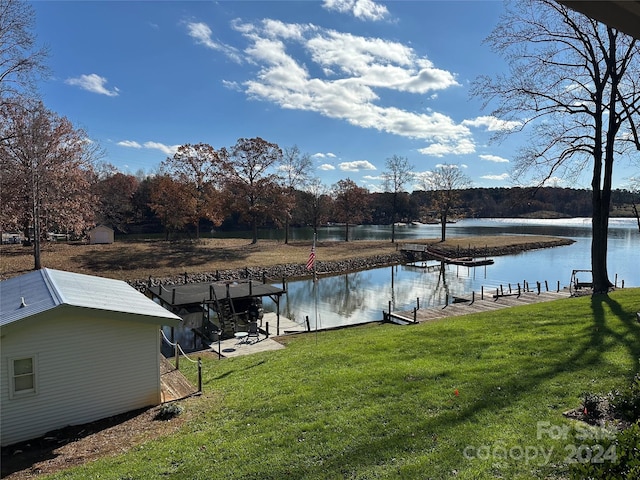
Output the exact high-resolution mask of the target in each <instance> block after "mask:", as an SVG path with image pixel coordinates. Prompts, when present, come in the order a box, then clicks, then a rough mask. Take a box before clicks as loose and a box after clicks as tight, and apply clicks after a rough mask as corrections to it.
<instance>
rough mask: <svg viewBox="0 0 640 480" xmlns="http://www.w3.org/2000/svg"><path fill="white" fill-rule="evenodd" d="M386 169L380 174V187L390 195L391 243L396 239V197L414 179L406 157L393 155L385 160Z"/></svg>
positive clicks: (411, 167) (411, 166)
mask: <svg viewBox="0 0 640 480" xmlns="http://www.w3.org/2000/svg"><path fill="white" fill-rule="evenodd" d="M386 167H387V169H386V170H385V171H384V172H383V174H382V187H383V188H384V191H385V192H389V193H391V243H394V242H395V239H396V216H397V213H398V196H399V195H400V194H401V193H402V192H403V190H404V186H405V185H406V184H407V183H408V182H410V181H411V180H412V179H413V178H414V176H415V175H414V173H413V171H412V170H413V168H414V167H413V165H410V164H409V160H408V159H407V157H401V156H399V155H393V156H392V157H390V158H387V160H386Z"/></svg>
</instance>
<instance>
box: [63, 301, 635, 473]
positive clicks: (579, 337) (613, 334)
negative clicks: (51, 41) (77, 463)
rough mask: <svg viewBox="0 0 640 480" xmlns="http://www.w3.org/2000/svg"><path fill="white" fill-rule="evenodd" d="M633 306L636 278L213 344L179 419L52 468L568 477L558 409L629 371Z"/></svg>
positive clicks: (573, 445)
mask: <svg viewBox="0 0 640 480" xmlns="http://www.w3.org/2000/svg"><path fill="white" fill-rule="evenodd" d="M639 309H640V289H628V290H620V291H617V292H614V293H612V294H611V295H610V297H599V298H596V299H591V298H589V297H583V298H574V299H566V300H558V301H555V302H549V303H543V304H537V305H530V306H525V307H517V308H513V309H505V310H500V311H497V312H492V313H488V314H476V315H469V316H465V317H458V318H452V319H448V320H442V321H438V322H432V323H426V324H420V325H417V326H406V327H400V326H394V325H381V324H370V325H365V326H361V327H354V328H349V329H344V330H338V331H329V332H320V333H317V334H315V333H311V334H304V335H299V336H295V337H294V336H291V337H287V338H286V339H285V340H284V341H286V344H287V348H286V349H283V350H280V351H276V352H265V353H261V354H255V355H250V356H246V357H238V358H234V359H223V360H218V359H217V357H214V356H209V355H205V356H203V364H204V387H203V388H204V394H203V396H202V397H200V398H193V399H189V400H188V401H184V402H182V404H183V405H184V406H185V408H186V411H185V413H183V415H185V416H186V418H187V421H186V422H185V424H184V426H183V428H182V429H181V430H180V431H179V432H178V433H177V434H174V435H172V436H170V437H163V438H159V439H157V440H153V441H150V442H147V443H145V444H143V445H141V446H139V447H137V448H135V449H134V450H132V451H130V452H128V453H125V454H123V455H119V456H116V457H113V458H106V459H103V460H99V461H97V462H95V463H92V464H89V465H86V466H85V467H81V468H76V469H72V470H68V471H66V472H63V473H60V474H58V475H57V476H55V477H54V478H65V479H75V478H77V479H87V478H109V479H134V478H135V479H157V478H172V479H284V478H291V479H302V478H304V479H342V478H349V479H373V478H382V479H396V478H408V479H416V478H420V479H423V478H435V479H446V478H455V479H493V478H508V479H529V478H567V476H568V470H569V466H568V463H567V462H568V461H569V460H571V458H572V452H575V451H576V449H577V448H579V447H580V445H581V442H582V440H580V439H579V438H576V437H575V435H573V434H571V433H568V432H567V431H566V430H564V427H569V426H571V425H576V424H575V423H574V422H573V421H570V420H567V419H566V418H565V417H564V416H563V414H562V413H563V412H564V411H566V410H569V409H572V408H574V407H577V406H579V405H580V403H581V398H582V396H583V394H584V393H585V392H590V393H606V392H608V391H609V390H611V389H614V388H617V387H621V386H623V385H626V384H628V382H629V381H630V379H631V378H632V377H633V374H634V373H635V372H636V371H637V370H638V357H639V356H640V325H638V323H637V321H636V317H635V312H636V311H638V310H639ZM181 368H184V369H185V371H186V372H187V374H188V375H189V376H190V377H191V378H193V379H194V380H195V378H194V376H195V370H194V368H193V367H192V366H191V364H189V363H188V362H186V361H183V362H181ZM573 458H575V457H573Z"/></svg>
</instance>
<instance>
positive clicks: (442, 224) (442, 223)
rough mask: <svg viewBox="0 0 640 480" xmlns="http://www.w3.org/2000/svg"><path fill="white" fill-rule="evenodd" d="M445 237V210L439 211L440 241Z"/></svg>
mask: <svg viewBox="0 0 640 480" xmlns="http://www.w3.org/2000/svg"><path fill="white" fill-rule="evenodd" d="M446 239H447V212H440V241H441V242H444V241H445V240H446Z"/></svg>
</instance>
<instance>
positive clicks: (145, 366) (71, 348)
mask: <svg viewBox="0 0 640 480" xmlns="http://www.w3.org/2000/svg"><path fill="white" fill-rule="evenodd" d="M92 313H93V312H92V311H91V310H89V309H73V308H62V309H56V310H54V311H49V312H47V313H46V314H45V315H46V318H42V319H39V320H38V321H37V322H34V323H32V324H31V325H30V326H29V327H28V328H20V329H16V330H13V331H12V332H10V333H9V334H7V335H5V336H4V337H3V339H2V352H1V353H2V357H3V361H2V362H1V364H2V371H0V378H7V376H6V374H7V373H9V372H7V370H8V368H9V362H8V361H7V360H8V359H10V358H12V359H15V358H20V356H21V355H22V356H24V352H37V379H36V382H37V383H36V385H37V394H36V395H31V396H25V397H24V398H17V396H13V398H11V395H9V393H10V392H9V391H8V390H9V388H8V382H2V390H1V391H0V402H1V404H2V409H1V416H2V418H1V423H2V445H8V444H11V443H15V442H18V441H22V440H27V439H31V438H35V437H38V436H40V435H43V434H45V433H47V432H48V431H51V430H54V429H57V428H62V427H65V426H67V425H77V424H82V423H86V422H91V421H94V420H98V419H101V418H105V417H109V416H112V415H116V414H119V413H124V412H127V411H130V410H134V409H137V408H141V407H146V406H150V405H157V404H159V403H160V363H159V328H160V327H159V326H158V325H152V324H147V323H142V322H135V321H118V320H110V319H104V318H102V319H100V318H98V319H97V318H95V316H93V318H92Z"/></svg>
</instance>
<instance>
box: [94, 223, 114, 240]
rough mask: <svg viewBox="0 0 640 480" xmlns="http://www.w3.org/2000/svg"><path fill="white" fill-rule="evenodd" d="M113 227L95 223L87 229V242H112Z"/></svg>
mask: <svg viewBox="0 0 640 480" xmlns="http://www.w3.org/2000/svg"><path fill="white" fill-rule="evenodd" d="M113 238H114V237H113V228H110V227H107V226H106V225H97V226H95V227H93V228H92V229H91V230H89V243H90V244H96V243H113Z"/></svg>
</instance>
